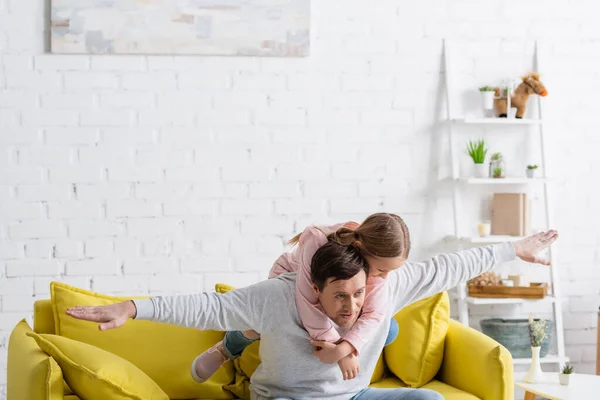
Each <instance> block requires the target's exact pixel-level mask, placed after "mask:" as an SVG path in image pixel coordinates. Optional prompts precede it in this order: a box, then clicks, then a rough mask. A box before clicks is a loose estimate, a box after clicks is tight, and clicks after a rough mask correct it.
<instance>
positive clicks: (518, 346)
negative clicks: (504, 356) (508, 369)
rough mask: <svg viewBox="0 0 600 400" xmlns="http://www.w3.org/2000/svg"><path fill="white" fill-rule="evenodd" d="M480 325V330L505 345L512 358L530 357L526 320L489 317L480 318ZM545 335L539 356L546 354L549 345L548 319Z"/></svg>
mask: <svg viewBox="0 0 600 400" xmlns="http://www.w3.org/2000/svg"><path fill="white" fill-rule="evenodd" d="M536 321H537V320H536ZM480 325H481V330H482V332H483V333H485V334H486V335H488V336H489V337H491V338H492V339H494V340H495V341H497V342H498V343H500V344H501V345H503V346H504V347H506V348H507V349H508V351H509V352H510V354H512V356H513V358H531V342H530V341H529V321H528V320H526V319H502V318H490V319H483V320H481V322H480ZM546 335H547V336H546V339H544V340H543V341H542V348H541V349H540V357H544V356H546V355H547V354H548V349H549V347H550V340H551V339H552V321H550V320H548V321H547V322H546Z"/></svg>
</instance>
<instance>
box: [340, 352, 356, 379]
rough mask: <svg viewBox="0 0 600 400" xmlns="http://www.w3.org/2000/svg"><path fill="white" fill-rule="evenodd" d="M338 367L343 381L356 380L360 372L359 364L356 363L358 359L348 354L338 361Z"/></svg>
mask: <svg viewBox="0 0 600 400" xmlns="http://www.w3.org/2000/svg"><path fill="white" fill-rule="evenodd" d="M338 366H339V367H340V370H341V371H342V376H343V377H344V380H345V381H346V380H349V379H354V378H356V377H357V376H358V373H359V372H360V363H359V362H358V357H356V356H355V355H354V354H349V355H347V356H346V357H344V358H342V359H341V360H340V361H338Z"/></svg>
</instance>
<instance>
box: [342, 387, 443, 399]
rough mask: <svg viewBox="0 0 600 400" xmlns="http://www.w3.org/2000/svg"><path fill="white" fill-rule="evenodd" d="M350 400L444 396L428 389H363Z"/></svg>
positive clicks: (438, 397) (434, 397)
mask: <svg viewBox="0 0 600 400" xmlns="http://www.w3.org/2000/svg"><path fill="white" fill-rule="evenodd" d="M351 400H444V396H442V395H441V394H439V393H438V392H434V391H433V390H428V389H408V388H398V389H364V390H361V391H360V392H358V394H357V395H356V396H354V397H352V399H351Z"/></svg>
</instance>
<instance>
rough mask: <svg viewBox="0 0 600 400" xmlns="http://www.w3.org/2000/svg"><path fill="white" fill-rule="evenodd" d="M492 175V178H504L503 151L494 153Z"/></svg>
mask: <svg viewBox="0 0 600 400" xmlns="http://www.w3.org/2000/svg"><path fill="white" fill-rule="evenodd" d="M490 176H491V177H492V178H504V157H503V156H502V153H494V154H492V157H491V161H490Z"/></svg>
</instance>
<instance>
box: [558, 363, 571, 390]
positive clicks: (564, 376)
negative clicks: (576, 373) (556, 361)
mask: <svg viewBox="0 0 600 400" xmlns="http://www.w3.org/2000/svg"><path fill="white" fill-rule="evenodd" d="M572 373H573V366H572V365H570V364H565V365H564V366H563V367H562V368H561V370H560V374H559V375H558V381H559V382H560V384H561V385H564V386H567V385H568V384H569V376H570V375H571V374H572Z"/></svg>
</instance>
